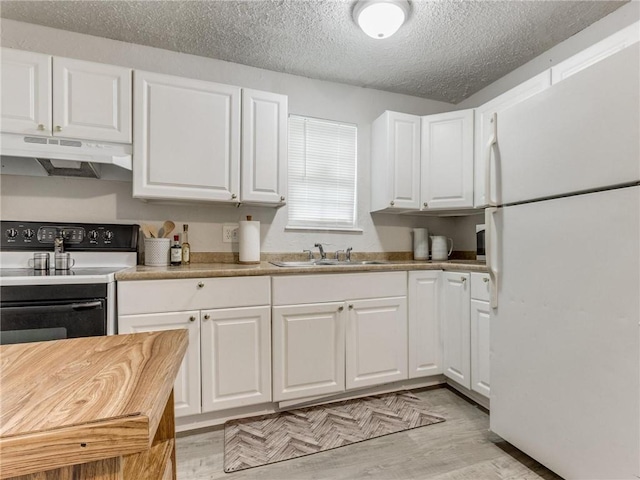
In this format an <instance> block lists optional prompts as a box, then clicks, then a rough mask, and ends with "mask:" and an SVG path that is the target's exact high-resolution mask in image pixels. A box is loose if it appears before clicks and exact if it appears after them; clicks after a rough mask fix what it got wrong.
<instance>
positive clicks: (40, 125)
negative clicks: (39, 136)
mask: <svg viewBox="0 0 640 480" xmlns="http://www.w3.org/2000/svg"><path fill="white" fill-rule="evenodd" d="M38 130H40V131H43V130H44V124H42V123H39V124H38Z"/></svg>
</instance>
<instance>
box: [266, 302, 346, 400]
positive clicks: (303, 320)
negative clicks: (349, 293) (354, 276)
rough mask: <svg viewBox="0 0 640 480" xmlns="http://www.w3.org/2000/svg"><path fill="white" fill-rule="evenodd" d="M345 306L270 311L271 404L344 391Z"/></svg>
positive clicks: (332, 303) (324, 304)
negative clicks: (271, 332) (271, 334)
mask: <svg viewBox="0 0 640 480" xmlns="http://www.w3.org/2000/svg"><path fill="white" fill-rule="evenodd" d="M344 338H345V334H344V304H343V303H342V302H330V303H318V304H310V305H290V306H280V307H273V399H274V401H282V400H290V399H293V398H301V397H309V396H314V395H325V394H329V393H335V392H341V391H343V390H344V384H345V383H344V379H345V371H344V366H345V350H344V346H345V343H344Z"/></svg>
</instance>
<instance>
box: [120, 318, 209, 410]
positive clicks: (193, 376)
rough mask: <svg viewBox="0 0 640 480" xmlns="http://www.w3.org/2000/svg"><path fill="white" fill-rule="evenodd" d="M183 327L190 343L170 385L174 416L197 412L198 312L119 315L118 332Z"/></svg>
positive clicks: (198, 376)
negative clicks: (171, 386)
mask: <svg viewBox="0 0 640 480" xmlns="http://www.w3.org/2000/svg"><path fill="white" fill-rule="evenodd" d="M179 328H185V329H187V330H189V347H188V348H187V353H186V354H185V356H184V360H182V365H181V366H180V370H179V371H178V376H177V377H176V383H175V384H174V386H173V395H174V404H175V410H176V417H184V416H186V415H194V414H198V413H200V312H199V311H190V312H171V313H153V314H145V315H121V316H120V317H118V333H138V332H156V331H162V330H173V329H179Z"/></svg>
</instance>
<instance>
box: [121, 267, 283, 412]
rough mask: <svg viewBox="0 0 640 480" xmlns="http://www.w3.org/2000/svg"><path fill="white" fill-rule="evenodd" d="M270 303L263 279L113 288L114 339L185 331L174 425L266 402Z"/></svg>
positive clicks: (123, 284)
mask: <svg viewBox="0 0 640 480" xmlns="http://www.w3.org/2000/svg"><path fill="white" fill-rule="evenodd" d="M270 296H271V292H270V279H269V277H232V278H196V279H182V280H143V281H131V282H118V310H119V316H118V332H119V333H135V332H145V331H156V330H169V329H174V328H176V329H179V328H186V329H188V330H189V347H188V349H187V354H186V356H185V359H184V361H183V363H182V366H181V367H180V371H179V373H178V378H177V380H176V384H175V386H174V389H175V404H176V417H184V416H187V415H195V414H199V413H206V412H211V411H217V410H224V409H228V408H233V407H242V406H247V405H255V404H259V403H265V402H270V401H271V328H270V323H271V316H270V313H271V311H270V306H269V303H270ZM170 306H173V307H174V308H185V307H187V308H188V309H187V308H185V310H184V311H177V312H166V311H163V310H165V309H168V308H169V307H170ZM189 307H191V308H189ZM142 312H144V313H142Z"/></svg>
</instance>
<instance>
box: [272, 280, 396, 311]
mask: <svg viewBox="0 0 640 480" xmlns="http://www.w3.org/2000/svg"><path fill="white" fill-rule="evenodd" d="M406 295H407V272H381V273H338V274H326V275H325V274H320V275H295V276H286V277H273V305H300V304H305V303H323V302H342V301H344V300H347V299H349V300H360V299H365V298H382V297H404V296H406Z"/></svg>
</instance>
